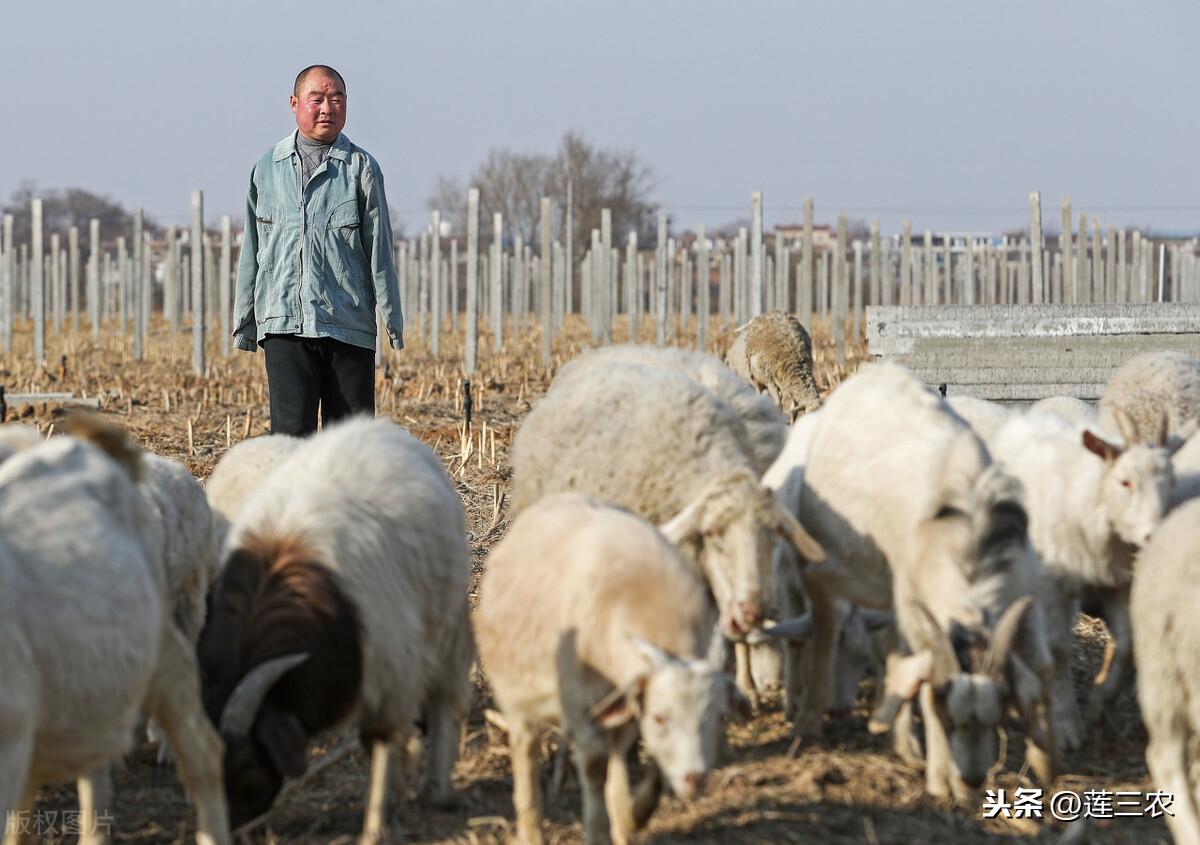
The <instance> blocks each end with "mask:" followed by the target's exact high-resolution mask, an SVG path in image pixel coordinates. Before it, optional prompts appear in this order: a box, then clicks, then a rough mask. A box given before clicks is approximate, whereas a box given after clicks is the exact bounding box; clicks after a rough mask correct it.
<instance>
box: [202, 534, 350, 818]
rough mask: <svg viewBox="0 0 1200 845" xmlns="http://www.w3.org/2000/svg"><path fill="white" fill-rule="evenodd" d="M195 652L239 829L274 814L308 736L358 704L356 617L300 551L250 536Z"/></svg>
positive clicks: (221, 586) (228, 568) (302, 763)
mask: <svg viewBox="0 0 1200 845" xmlns="http://www.w3.org/2000/svg"><path fill="white" fill-rule="evenodd" d="M198 652H199V658H200V667H201V674H202V678H203V685H204V690H203V696H204V705H205V710H206V712H207V713H208V716H209V718H210V719H211V720H212V721H213V723H214V724H216V725H218V727H219V730H220V732H221V736H222V739H223V740H224V742H225V762H224V771H225V791H226V797H227V799H228V801H229V812H230V823H231V824H232V825H233V827H238V826H240V825H242V824H244V823H246V822H248V821H250V820H252V819H254V818H255V817H257V816H259V815H261V814H262V813H263V812H265V811H266V810H267V809H269V808H270V806H271V804H272V803H273V802H274V800H275V797H276V796H277V795H278V794H279V791H280V789H281V788H282V786H283V781H284V778H286V777H297V776H299V775H300V774H302V773H303V772H304V770H305V767H306V749H307V745H308V740H309V738H310V737H312V736H313V735H314V734H316V733H317V732H319V731H321V730H324V729H326V728H329V727H332V726H333V725H335V724H336V723H337V722H338V721H340V720H341V718H343V717H344V716H345V715H346V714H347V713H348V712H349V711H350V708H351V707H352V706H353V704H354V702H355V701H356V700H357V699H358V694H359V690H360V689H361V686H362V635H361V631H360V625H359V616H358V611H357V608H356V607H355V605H354V603H353V602H352V601H351V600H350V599H349V597H348V596H347V595H346V594H345V593H344V591H343V590H342V588H341V586H340V584H339V583H338V579H337V576H336V574H335V573H334V572H333V571H332V570H331V569H330V568H329V567H327V566H324V565H323V564H320V563H318V562H316V558H315V555H313V553H312V552H311V550H309V549H307V548H305V547H304V546H303V544H301V543H299V542H297V541H296V540H295V539H287V540H276V541H268V540H263V539H260V538H253V537H251V538H247V539H246V540H245V541H244V542H243V544H242V545H241V546H240V547H239V548H238V549H236V550H235V551H233V552H232V553H231V554H230V556H229V559H228V561H227V562H226V565H225V568H224V571H223V572H222V575H221V580H220V582H219V583H218V585H217V588H216V590H215V592H214V593H213V598H212V604H211V613H210V617H209V620H208V622H207V624H206V625H205V629H204V632H203V633H202V635H201V639H200V644H199V648H198Z"/></svg>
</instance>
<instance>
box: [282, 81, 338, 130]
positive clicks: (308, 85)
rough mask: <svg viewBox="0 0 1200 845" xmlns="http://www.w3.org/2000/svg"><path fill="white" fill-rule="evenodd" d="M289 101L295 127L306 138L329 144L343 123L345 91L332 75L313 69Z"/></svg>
mask: <svg viewBox="0 0 1200 845" xmlns="http://www.w3.org/2000/svg"><path fill="white" fill-rule="evenodd" d="M291 101H292V113H293V114H294V115H296V127H297V128H298V129H299V130H300V132H301V133H303V135H304V136H305V137H306V138H311V139H312V140H314V141H320V142H321V143H323V144H329V143H332V142H333V139H334V138H336V137H337V136H338V133H339V132H341V131H342V127H344V126H345V125H346V92H345V91H344V90H343V89H342V85H341V83H340V82H338V81H337V78H336V77H333V76H330V75H329V74H326V73H322V72H321V71H316V70H314V71H313V72H312V73H310V74H308V76H306V77H305V78H304V81H303V82H301V83H300V96H299V97H296V96H293V97H292V98H291Z"/></svg>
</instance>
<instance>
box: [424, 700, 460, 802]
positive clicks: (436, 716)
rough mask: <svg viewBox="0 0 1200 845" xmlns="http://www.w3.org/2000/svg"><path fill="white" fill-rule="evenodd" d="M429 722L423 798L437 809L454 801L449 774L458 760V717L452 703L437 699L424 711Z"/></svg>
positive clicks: (457, 711)
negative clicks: (427, 755)
mask: <svg viewBox="0 0 1200 845" xmlns="http://www.w3.org/2000/svg"><path fill="white" fill-rule="evenodd" d="M426 713H427V718H428V719H429V736H428V741H429V761H428V763H427V765H426V772H427V773H428V780H427V781H426V789H425V790H424V792H425V797H426V798H427V799H428V800H429V801H431V802H432V803H434V804H435V805H437V806H443V807H444V806H447V805H449V804H451V803H453V801H454V787H453V785H452V783H451V775H452V774H453V772H454V763H455V762H456V761H457V760H458V737H459V726H460V725H461V716H460V713H459V710H458V708H457V707H455V706H454V703H453V702H450V701H447V700H445V699H444V698H442V697H438V698H437V699H436V700H434V701H433V702H431V706H430V707H429V708H428V709H427V710H426Z"/></svg>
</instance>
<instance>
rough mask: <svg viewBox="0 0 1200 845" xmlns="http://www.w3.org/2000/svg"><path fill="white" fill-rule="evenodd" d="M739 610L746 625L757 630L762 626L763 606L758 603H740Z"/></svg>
mask: <svg viewBox="0 0 1200 845" xmlns="http://www.w3.org/2000/svg"><path fill="white" fill-rule="evenodd" d="M737 608H738V614H739V615H740V616H741V617H742V622H743V623H744V624H746V625H748V626H750V627H752V628H757V627H758V626H760V625H761V624H762V620H763V613H762V606H761V605H760V604H758V603H757V602H750V601H740V602H738V606H737Z"/></svg>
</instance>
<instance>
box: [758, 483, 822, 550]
mask: <svg viewBox="0 0 1200 845" xmlns="http://www.w3.org/2000/svg"><path fill="white" fill-rule="evenodd" d="M771 501H772V502H773V503H774V506H775V530H776V531H778V532H779V535H780V536H781V537H783V539H785V540H787V541H788V542H789V543H791V544H792V546H793V547H794V548H795V549H796V553H797V554H799V555H800V556H801V557H802V558H804V559H805V560H807V561H811V562H813V563H816V562H817V561H822V560H824V559H825V550H824V549H823V548H821V544H820V543H818V542H817V541H816V540H814V539H813V536H812V535H811V534H809V533H808V532H807V531H805V530H804V526H803V525H801V524H800V521H799V520H797V519H796V517H794V516H792V514H791V512H790V511H789V510H788V509H787V508H785V507H784V506H783V505H782V504H781V503H780V502H779V500H778V499H776V498H775V497H774V495H772V496H771Z"/></svg>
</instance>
